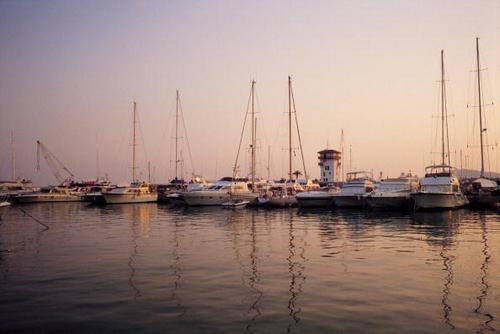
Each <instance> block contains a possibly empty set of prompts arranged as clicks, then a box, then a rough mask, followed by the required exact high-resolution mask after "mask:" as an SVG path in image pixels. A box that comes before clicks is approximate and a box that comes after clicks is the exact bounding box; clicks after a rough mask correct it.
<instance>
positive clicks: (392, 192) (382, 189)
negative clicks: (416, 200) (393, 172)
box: [365, 173, 419, 209]
mask: <svg viewBox="0 0 500 334" xmlns="http://www.w3.org/2000/svg"><path fill="white" fill-rule="evenodd" d="M418 187H419V180H418V177H417V176H415V175H412V174H404V173H403V174H401V175H400V176H399V177H397V178H387V179H384V180H381V181H380V182H378V183H377V184H375V188H374V189H373V191H372V192H370V193H368V194H366V195H365V196H366V205H367V206H368V208H370V209H410V208H412V207H413V206H412V204H413V202H412V199H411V193H412V192H415V191H417V190H418Z"/></svg>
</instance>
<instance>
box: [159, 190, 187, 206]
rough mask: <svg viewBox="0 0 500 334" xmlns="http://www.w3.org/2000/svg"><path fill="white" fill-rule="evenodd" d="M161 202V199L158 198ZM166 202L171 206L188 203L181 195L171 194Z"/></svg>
mask: <svg viewBox="0 0 500 334" xmlns="http://www.w3.org/2000/svg"><path fill="white" fill-rule="evenodd" d="M158 200H159V198H158ZM164 202H166V203H168V204H170V205H186V201H184V197H183V196H182V194H181V193H170V194H168V195H167V196H165V200H164Z"/></svg>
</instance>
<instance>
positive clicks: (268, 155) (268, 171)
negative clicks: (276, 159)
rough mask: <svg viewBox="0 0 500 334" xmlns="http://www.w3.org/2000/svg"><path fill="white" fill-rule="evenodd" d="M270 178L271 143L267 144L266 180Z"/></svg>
mask: <svg viewBox="0 0 500 334" xmlns="http://www.w3.org/2000/svg"><path fill="white" fill-rule="evenodd" d="M270 178H271V145H267V181H269V179H270Z"/></svg>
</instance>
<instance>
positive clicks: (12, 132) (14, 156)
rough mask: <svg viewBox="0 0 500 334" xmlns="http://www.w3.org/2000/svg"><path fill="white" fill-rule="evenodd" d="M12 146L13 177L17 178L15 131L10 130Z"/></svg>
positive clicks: (13, 178)
mask: <svg viewBox="0 0 500 334" xmlns="http://www.w3.org/2000/svg"><path fill="white" fill-rule="evenodd" d="M10 148H11V168H12V170H11V173H12V174H11V178H12V180H13V181H15V180H16V147H15V145H14V131H13V130H10Z"/></svg>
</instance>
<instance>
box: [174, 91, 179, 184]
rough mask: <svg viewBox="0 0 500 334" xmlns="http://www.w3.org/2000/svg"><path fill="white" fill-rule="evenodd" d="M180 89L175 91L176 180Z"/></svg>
mask: <svg viewBox="0 0 500 334" xmlns="http://www.w3.org/2000/svg"><path fill="white" fill-rule="evenodd" d="M178 132H179V90H176V91H175V180H177V164H178V163H179V158H178V151H177V150H178V145H179V136H178Z"/></svg>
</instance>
